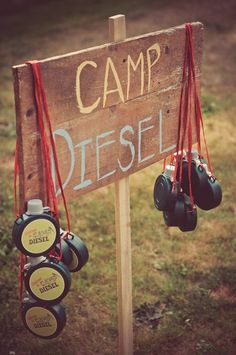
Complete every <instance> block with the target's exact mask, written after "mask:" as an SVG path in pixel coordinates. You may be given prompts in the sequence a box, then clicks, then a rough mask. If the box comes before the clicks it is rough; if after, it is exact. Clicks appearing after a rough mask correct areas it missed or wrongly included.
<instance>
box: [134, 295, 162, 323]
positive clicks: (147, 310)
mask: <svg viewBox="0 0 236 355" xmlns="http://www.w3.org/2000/svg"><path fill="white" fill-rule="evenodd" d="M164 310H165V305H164V304H161V303H160V302H159V301H157V302H155V303H154V304H151V303H146V302H145V303H143V304H141V305H140V306H139V307H138V308H136V309H135V310H134V318H135V320H136V323H137V325H143V324H145V325H147V326H149V327H151V328H156V327H157V326H158V325H159V323H160V321H161V319H162V318H163V316H164Z"/></svg>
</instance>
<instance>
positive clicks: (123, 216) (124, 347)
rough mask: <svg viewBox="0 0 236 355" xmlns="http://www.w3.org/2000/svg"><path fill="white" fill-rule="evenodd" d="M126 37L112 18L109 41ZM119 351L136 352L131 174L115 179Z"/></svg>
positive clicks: (122, 20) (122, 25)
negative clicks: (133, 307) (134, 348)
mask: <svg viewBox="0 0 236 355" xmlns="http://www.w3.org/2000/svg"><path fill="white" fill-rule="evenodd" d="M125 38H126V23H125V16H124V15H117V16H112V17H110V18H109V39H110V42H118V41H121V40H124V39H125ZM115 219H116V266H117V300H118V329H119V354H122V355H132V354H133V311H132V250H131V226H130V189H129V176H127V177H124V178H122V179H121V180H118V181H115Z"/></svg>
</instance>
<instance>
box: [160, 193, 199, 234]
mask: <svg viewBox="0 0 236 355" xmlns="http://www.w3.org/2000/svg"><path fill="white" fill-rule="evenodd" d="M163 217H164V221H165V223H166V225H167V226H168V227H179V229H180V230H181V231H182V232H189V231H193V230H194V229H195V228H196V226H197V209H196V207H195V206H192V204H191V201H190V198H189V196H188V195H186V194H185V193H179V194H178V197H177V200H176V204H175V208H174V209H173V211H164V212H163Z"/></svg>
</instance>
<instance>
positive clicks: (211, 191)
mask: <svg viewBox="0 0 236 355" xmlns="http://www.w3.org/2000/svg"><path fill="white" fill-rule="evenodd" d="M194 198H195V203H196V205H197V206H198V207H199V208H201V209H202V210H205V211H208V210H211V209H213V208H216V207H217V206H219V204H220V203H221V200H222V190H221V186H220V184H219V182H218V181H217V179H216V178H214V177H213V176H208V180H207V184H206V186H205V187H204V189H203V190H202V191H201V193H199V194H197V195H196V196H194Z"/></svg>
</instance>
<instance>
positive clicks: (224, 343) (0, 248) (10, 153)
mask: <svg viewBox="0 0 236 355" xmlns="http://www.w3.org/2000/svg"><path fill="white" fill-rule="evenodd" d="M118 13H122V14H125V15H126V21H127V36H128V37H131V36H136V35H139V34H143V33H147V32H151V31H155V30H160V29H165V28H168V27H172V26H176V25H180V24H183V23H185V22H190V21H201V22H203V24H204V26H205V41H204V55H203V66H202V93H201V103H202V110H203V114H204V121H205V126H206V134H207V141H208V144H209V149H210V154H211V159H212V164H213V168H214V171H215V174H216V176H217V178H218V179H219V181H220V183H221V185H222V189H223V201H222V204H221V205H220V207H219V208H217V209H215V210H212V211H209V212H204V211H201V210H198V227H197V229H196V230H195V231H194V232H192V233H181V232H180V231H177V229H175V228H173V229H172V228H169V229H168V228H166V226H165V225H164V222H163V218H162V215H161V213H159V212H158V211H157V210H155V209H154V207H153V199H152V190H153V184H154V182H155V179H156V177H157V176H158V175H159V173H160V172H161V164H160V163H158V164H154V165H153V166H151V167H149V168H146V169H145V170H143V171H141V172H139V173H136V174H135V175H133V176H132V177H131V218H132V226H131V227H132V249H133V308H134V349H135V354H153V355H154V354H158V355H159V354H163V355H166V354H168V355H169V354H174V355H176V354H181V355H182V354H188V355H190V354H220V355H223V354H225V355H226V354H227V355H228V354H232V355H234V354H236V241H235V234H236V220H235V211H236V205H235V198H236V194H235V191H236V172H235V166H236V148H235V147H236V125H235V117H236V104H235V101H236V74H235V63H236V23H235V14H236V2H235V1H234V0H228V1H222V0H208V1H207V0H198V1H195V0H179V1H174V0H165V1H164V0H155V1H154V0H153V1H152V0H151V1H144V0H127V1H123V0H121V1H112V0H98V1H96V0H77V1H76V0H68V1H62V0H61V1H60V0H58V1H55V0H51V1H47V0H43V1H42V0H41V1H37V0H8V1H1V7H0V179H1V180H0V213H1V217H0V218H1V221H0V243H1V245H0V267H1V272H0V301H1V304H0V354H12V355H13V354H53V353H56V354H85V355H88V354H95V353H96V354H116V353H117V310H116V303H117V300H116V264H115V233H114V193H113V186H108V187H107V188H103V189H100V190H98V191H95V192H92V193H90V194H88V195H86V196H83V197H81V198H80V199H79V200H78V201H75V202H73V203H71V204H70V213H71V219H72V226H73V231H74V232H75V233H77V234H79V235H80V236H81V237H82V239H83V240H84V241H85V242H86V244H87V246H88V248H89V251H90V261H89V263H88V264H87V265H86V266H85V268H84V269H83V270H82V271H81V272H80V273H78V275H73V284H72V289H71V291H70V293H69V295H68V296H67V297H66V298H65V300H64V301H63V304H64V306H65V307H66V310H67V316H68V317H67V318H68V319H67V326H66V328H65V330H64V331H63V333H62V334H61V335H60V336H59V337H58V338H57V339H54V340H50V341H42V340H40V339H37V338H35V337H34V336H32V335H30V334H29V333H28V332H27V331H26V330H25V329H24V327H23V324H22V322H21V319H20V316H19V312H18V309H19V302H18V264H19V262H18V259H19V256H18V252H17V251H16V250H15V249H14V247H13V245H12V241H11V228H12V224H13V222H14V219H15V217H14V214H13V165H14V152H15V111H14V95H13V86H12V82H13V80H12V73H11V66H12V65H15V64H20V63H23V62H25V61H26V60H30V59H35V58H37V59H42V58H46V57H49V56H54V55H57V54H63V53H67V52H70V51H75V50H79V49H82V48H86V47H90V46H94V45H98V44H103V43H104V42H108V21H107V19H108V17H109V16H112V15H116V14H118ZM62 218H65V216H64V215H63V212H62Z"/></svg>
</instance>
